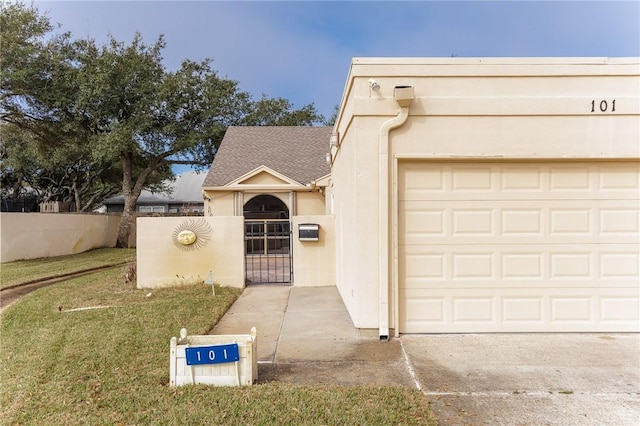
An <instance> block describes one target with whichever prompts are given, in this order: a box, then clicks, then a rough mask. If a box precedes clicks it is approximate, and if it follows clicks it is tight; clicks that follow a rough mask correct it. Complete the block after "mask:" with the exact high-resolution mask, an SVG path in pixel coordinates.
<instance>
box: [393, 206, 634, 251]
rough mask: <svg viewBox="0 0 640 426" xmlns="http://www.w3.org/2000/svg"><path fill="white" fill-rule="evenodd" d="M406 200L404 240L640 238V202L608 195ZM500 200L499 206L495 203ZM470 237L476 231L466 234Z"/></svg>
mask: <svg viewBox="0 0 640 426" xmlns="http://www.w3.org/2000/svg"><path fill="white" fill-rule="evenodd" d="M470 203H471V201H470V200H466V201H435V200H434V201H404V202H401V203H400V218H399V219H400V228H399V231H400V237H399V239H400V240H399V243H400V244H441V243H451V242H455V243H467V241H475V242H477V243H479V244H486V243H487V242H490V241H494V242H496V243H498V244H500V243H505V242H506V243H511V242H520V241H524V242H534V241H535V239H536V238H537V239H538V240H537V241H535V243H536V244H540V243H545V244H554V243H569V242H576V243H589V242H593V243H608V244H611V243H628V244H635V243H637V242H638V239H639V238H640V202H638V201H637V200H629V201H627V200H622V201H621V200H606V201H601V202H600V203H599V204H600V205H599V206H594V203H595V201H594V200H562V201H555V200H542V201H541V200H538V201H537V203H538V204H540V203H544V204H545V206H544V207H539V206H535V205H532V204H536V203H534V202H532V201H521V200H516V201H505V202H500V200H492V201H484V200H483V201H473V202H472V207H471V206H470ZM497 204H499V206H496V205H497ZM466 237H472V238H471V239H468V238H467V239H466V240H465V238H466Z"/></svg>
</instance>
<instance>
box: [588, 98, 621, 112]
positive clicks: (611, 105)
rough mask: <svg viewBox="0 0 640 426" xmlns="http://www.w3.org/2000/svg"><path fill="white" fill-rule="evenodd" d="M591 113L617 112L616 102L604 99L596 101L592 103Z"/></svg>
mask: <svg viewBox="0 0 640 426" xmlns="http://www.w3.org/2000/svg"><path fill="white" fill-rule="evenodd" d="M591 112H616V100H615V99H612V100H611V101H607V100H606V99H603V100H601V101H596V100H595V99H594V100H592V101H591Z"/></svg>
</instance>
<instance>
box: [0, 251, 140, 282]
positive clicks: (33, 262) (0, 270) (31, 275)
mask: <svg viewBox="0 0 640 426" xmlns="http://www.w3.org/2000/svg"><path fill="white" fill-rule="evenodd" d="M135 258H136V250H135V249H116V248H101V249H95V250H90V251H87V252H84V253H80V254H73V255H68V256H56V257H47V258H41V259H29V260H17V261H15V262H9V263H3V264H0V288H6V287H11V286H15V285H19V284H24V283H27V282H33V281H36V280H40V279H44V278H55V277H58V276H63V275H67V274H72V273H74V272H78V271H84V270H88V269H94V268H99V267H104V266H108V265H116V264H121V263H126V262H130V261H132V260H135Z"/></svg>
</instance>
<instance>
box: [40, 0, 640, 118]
mask: <svg viewBox="0 0 640 426" xmlns="http://www.w3.org/2000/svg"><path fill="white" fill-rule="evenodd" d="M34 4H35V5H36V6H37V7H38V8H39V9H40V10H41V11H48V16H49V17H50V19H51V21H52V22H55V23H59V24H61V26H62V27H61V30H64V31H70V32H71V33H72V34H73V36H74V37H75V38H85V37H92V38H95V39H96V40H97V41H100V42H101V41H104V40H106V37H107V35H108V34H111V35H113V36H114V37H115V38H116V39H118V40H121V41H125V42H128V41H130V40H131V39H132V37H133V35H134V33H135V32H136V31H139V32H140V33H141V34H142V36H143V38H144V40H145V41H146V42H148V43H153V42H154V41H155V40H156V39H157V37H158V36H159V35H160V34H164V36H165V40H166V42H167V47H166V49H165V50H164V58H165V59H164V61H165V65H166V66H167V68H169V69H175V68H177V67H178V66H179V65H180V62H181V61H182V60H183V59H191V60H202V59H204V58H211V59H213V61H214V62H213V67H214V68H215V69H216V70H217V71H218V72H219V73H220V75H222V76H224V77H227V78H230V79H233V80H237V81H238V82H239V84H240V88H241V89H242V90H245V91H248V92H250V93H252V94H253V95H254V97H255V98H259V97H260V96H261V94H263V93H264V94H267V95H268V96H272V97H284V98H287V99H289V100H290V101H291V102H293V103H294V105H295V106H296V107H302V106H303V105H306V104H308V103H312V102H313V103H314V104H315V106H316V108H317V109H318V110H319V112H321V113H322V114H324V115H326V116H329V115H331V112H332V110H333V107H334V105H336V104H338V103H339V102H340V99H341V96H342V91H343V89H344V84H345V81H346V77H347V73H348V70H349V65H350V61H351V58H352V57H367V56H369V57H387V56H395V57H405V56H411V57H416V56H417V57H449V56H452V55H455V56H459V57H490V56H500V57H504V56H517V57H524V56H608V57H619V56H640V1H637V0H636V1H629V2H623V1H570V2H559V1H532V2H527V1H491V2H484V1H471V2H464V1H446V2H435V1H393V2H382V1H351V2H340V1H286V2H277V1H260V2H256V1H253V2H250V1H234V2H225V1H194V2H186V1H138V2H133V1H107V2H101V1H65V2H60V1H36V2H34Z"/></svg>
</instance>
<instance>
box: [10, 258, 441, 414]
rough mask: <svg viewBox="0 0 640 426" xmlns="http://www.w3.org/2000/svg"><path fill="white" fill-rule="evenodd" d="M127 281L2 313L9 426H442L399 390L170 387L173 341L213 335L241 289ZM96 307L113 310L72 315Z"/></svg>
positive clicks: (62, 290) (80, 282)
mask: <svg viewBox="0 0 640 426" xmlns="http://www.w3.org/2000/svg"><path fill="white" fill-rule="evenodd" d="M122 274H123V268H115V269H110V270H105V271H100V272H97V273H94V274H91V275H87V276H83V277H79V278H75V279H71V280H68V281H65V282H62V283H59V284H55V285H53V286H49V287H46V288H42V289H40V290H38V291H36V292H33V293H31V294H29V295H27V296H25V297H24V298H23V299H22V300H20V301H19V302H16V303H14V304H13V305H11V306H9V307H8V308H7V309H6V310H5V311H4V312H3V313H2V315H1V317H0V339H1V342H0V343H1V344H0V424H7V425H9V424H16V425H17V424H21V425H32V424H33V425H42V424H47V425H76V424H87V425H200V424H214V425H215V424H220V425H222V424H224V425H236V424H238V425H247V424H253V425H267V424H277V425H280V424H305V425H306V424H317V425H400V424H406V425H419V424H425V425H429V424H431V425H433V424H435V421H434V420H433V419H432V417H431V414H430V410H429V406H428V402H427V400H426V399H425V397H424V395H422V394H421V393H420V392H419V391H417V390H410V389H405V388H400V387H373V386H372V387H366V386H365V387H339V386H325V385H323V386H295V385H290V384H283V383H269V384H260V385H254V386H249V387H244V388H232V387H210V386H202V385H200V386H191V385H190V386H182V387H178V388H170V387H169V386H168V382H169V339H170V338H171V337H172V336H177V335H178V333H179V330H180V328H181V327H186V328H187V329H188V330H189V333H190V334H204V333H207V332H208V331H209V330H210V329H211V328H212V327H213V326H214V325H215V324H216V322H217V321H218V320H219V318H220V317H221V316H222V315H223V314H224V312H225V311H226V310H227V309H228V307H229V306H230V305H231V304H232V303H233V301H234V300H235V299H236V298H237V296H238V295H239V293H240V291H239V290H238V289H233V288H224V287H223V288H216V296H215V297H214V296H213V295H212V294H211V288H210V287H208V286H205V285H197V286H189V287H181V288H173V289H162V290H151V291H150V290H137V289H134V288H133V286H132V285H130V284H125V283H124V281H123V279H122ZM148 293H151V296H148ZM59 306H62V308H63V310H62V311H59V310H58V307H59ZM96 306H109V307H106V308H103V309H89V310H77V311H70V310H73V309H77V308H83V307H96Z"/></svg>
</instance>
